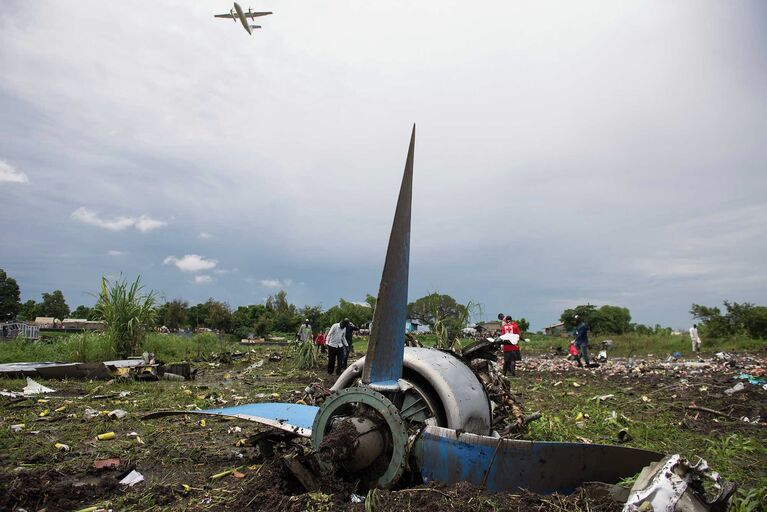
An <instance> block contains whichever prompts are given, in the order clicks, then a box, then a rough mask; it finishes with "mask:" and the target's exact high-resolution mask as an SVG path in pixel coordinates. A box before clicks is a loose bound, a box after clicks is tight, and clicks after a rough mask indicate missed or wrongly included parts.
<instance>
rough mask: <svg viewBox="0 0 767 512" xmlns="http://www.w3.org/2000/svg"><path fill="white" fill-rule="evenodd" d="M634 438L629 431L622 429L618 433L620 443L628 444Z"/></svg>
mask: <svg viewBox="0 0 767 512" xmlns="http://www.w3.org/2000/svg"><path fill="white" fill-rule="evenodd" d="M631 439H632V437H631V434H629V429H627V428H622V429H620V430H619V431H618V442H619V443H628V442H629V441H631Z"/></svg>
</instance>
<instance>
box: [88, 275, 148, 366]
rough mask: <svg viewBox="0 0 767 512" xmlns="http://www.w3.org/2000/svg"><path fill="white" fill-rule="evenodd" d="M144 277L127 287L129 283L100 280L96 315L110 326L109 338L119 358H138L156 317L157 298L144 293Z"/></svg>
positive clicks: (138, 278)
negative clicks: (148, 329)
mask: <svg viewBox="0 0 767 512" xmlns="http://www.w3.org/2000/svg"><path fill="white" fill-rule="evenodd" d="M143 290H144V287H143V286H142V285H141V276H138V277H137V278H136V280H135V281H133V283H131V284H130V285H128V281H127V280H126V279H118V280H116V281H115V282H114V283H111V282H109V281H108V280H107V279H106V278H105V277H102V278H101V292H100V293H99V298H98V301H97V302H96V307H95V308H94V309H95V310H96V313H97V315H98V317H99V318H100V319H101V320H104V322H106V324H107V335H108V336H109V338H110V339H111V340H112V342H113V343H114V350H115V353H116V354H117V355H118V356H119V357H128V356H130V355H131V354H135V353H136V350H137V349H138V348H139V347H140V346H141V344H142V342H143V341H144V335H145V331H146V329H147V327H149V326H151V325H152V324H153V321H154V317H155V310H154V305H155V300H156V294H155V292H153V291H150V292H148V293H146V294H145V293H143Z"/></svg>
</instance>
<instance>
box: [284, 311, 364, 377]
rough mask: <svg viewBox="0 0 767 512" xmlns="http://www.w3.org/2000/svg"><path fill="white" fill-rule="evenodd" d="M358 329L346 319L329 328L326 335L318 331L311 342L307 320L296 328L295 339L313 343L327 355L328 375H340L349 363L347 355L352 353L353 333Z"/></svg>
mask: <svg viewBox="0 0 767 512" xmlns="http://www.w3.org/2000/svg"><path fill="white" fill-rule="evenodd" d="M359 330H360V328H359V327H357V326H356V325H354V324H353V323H352V322H351V321H350V320H349V319H348V318H344V319H343V320H341V321H340V322H336V323H334V324H333V325H331V326H330V329H328V332H327V334H326V333H324V332H322V331H320V332H319V333H318V334H317V336H315V337H314V339H313V340H312V326H311V324H310V323H309V319H308V318H307V319H306V320H305V321H304V323H303V324H301V327H299V328H298V333H297V334H296V339H297V340H298V341H299V342H301V343H304V342H308V341H313V342H314V344H315V345H317V346H318V347H320V350H321V351H322V353H323V354H324V353H326V352H327V354H328V368H327V369H328V375H333V373H334V372H335V374H336V375H341V372H343V371H344V370H345V369H346V366H347V364H348V361H349V353H352V352H354V347H353V338H354V331H359Z"/></svg>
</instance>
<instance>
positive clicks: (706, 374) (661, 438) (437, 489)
mask: <svg viewBox="0 0 767 512" xmlns="http://www.w3.org/2000/svg"><path fill="white" fill-rule="evenodd" d="M291 350H292V349H290V348H288V347H274V346H271V347H256V348H254V349H253V351H252V352H250V353H248V354H247V355H246V356H245V357H242V358H240V359H237V360H235V361H234V362H233V363H231V364H219V363H210V364H209V363H196V366H197V368H198V369H199V374H198V377H197V379H196V380H195V381H190V382H170V381H160V382H133V381H113V382H110V383H104V382H82V381H44V380H41V381H40V382H41V383H42V384H44V385H46V386H49V387H51V388H54V389H56V390H57V392H56V393H54V394H51V395H46V396H44V397H34V398H28V399H22V400H18V399H10V398H0V418H1V420H2V422H1V423H0V510H20V509H24V510H27V511H33V510H46V511H57V510H79V509H83V508H86V507H89V506H99V507H109V508H113V509H114V510H225V509H232V510H272V511H277V510H365V505H364V504H363V503H353V502H352V497H351V496H350V493H351V492H353V491H354V489H350V488H349V487H348V486H346V488H345V490H344V491H343V492H336V493H334V494H323V493H313V494H310V493H306V492H305V491H304V490H303V489H302V488H301V486H300V484H299V483H298V482H297V481H296V480H295V479H294V478H293V477H292V475H290V473H289V472H288V471H287V470H286V469H285V468H284V467H283V466H282V464H281V463H280V461H279V460H278V459H264V458H262V457H261V456H260V454H259V452H258V449H257V448H256V447H255V446H252V445H251V443H250V442H249V438H250V436H252V435H254V434H256V433H258V432H259V431H260V430H259V427H258V426H257V425H254V424H252V423H248V422H245V421H240V420H223V419H211V418H206V420H205V422H204V423H202V422H201V417H199V416H194V415H188V416H177V417H169V418H162V419H156V420H146V421H142V419H141V417H142V415H144V414H146V413H148V412H151V411H155V410H160V409H192V408H210V407H215V406H231V405H237V404H243V403H252V402H259V401H289V402H296V401H298V400H301V399H304V400H309V398H308V397H305V396H304V389H305V387H306V386H307V385H308V384H310V383H312V382H321V383H322V385H324V386H325V387H329V386H330V385H331V384H332V380H329V379H328V378H327V376H326V375H325V374H324V372H322V371H321V369H319V368H318V369H317V370H316V371H298V370H296V369H294V367H293V360H294V359H293V358H291V357H290V356H291V355H292V352H291ZM270 352H279V353H281V354H282V355H284V356H287V357H285V358H283V359H282V360H281V361H269V359H268V355H269V353H270ZM766 356H767V354H765V353H757V354H737V355H734V356H733V357H732V358H731V359H729V360H723V359H718V358H716V357H714V356H713V354H709V355H706V356H704V357H703V359H702V360H698V359H694V360H690V359H687V360H679V361H667V360H666V357H665V356H659V357H653V356H646V357H644V358H635V359H634V360H633V361H631V362H629V361H627V360H625V359H620V360H617V359H616V360H610V361H609V362H608V363H607V364H606V365H603V366H602V367H600V368H597V369H588V370H587V369H579V368H576V367H574V366H572V363H569V362H567V361H566V360H564V359H563V358H562V357H560V356H556V355H552V354H537V355H533V354H526V357H525V360H524V361H523V364H522V365H521V367H520V368H519V370H518V373H517V376H516V377H513V378H512V380H511V382H512V389H513V391H514V393H515V396H516V397H517V398H518V400H520V401H521V402H522V403H523V404H524V407H525V410H526V411H527V412H533V411H541V412H542V413H543V416H542V418H541V419H540V420H538V421H536V422H535V423H533V424H532V425H530V428H529V429H528V431H527V432H525V433H524V435H523V437H524V438H527V439H533V440H556V441H575V442H595V443H617V442H618V437H617V436H618V432H619V431H620V430H624V429H625V430H627V431H628V433H629V437H630V440H629V441H628V442H627V443H626V445H627V446H634V447H638V448H648V449H653V450H657V451H661V452H664V453H682V454H683V455H686V456H688V457H692V458H694V457H696V456H700V457H704V458H706V459H707V460H708V461H709V463H710V465H711V466H712V467H714V469H717V470H719V471H720V473H722V475H723V476H724V477H725V478H728V479H731V480H734V481H736V482H737V483H738V484H739V485H740V487H741V489H742V490H743V491H749V490H754V489H759V488H761V487H767V464H765V462H764V461H765V460H767V451H765V446H767V426H765V420H764V419H765V418H767V390H765V389H763V388H762V387H760V386H757V385H753V384H749V383H745V387H744V389H743V390H742V391H737V392H735V393H732V394H727V393H725V391H726V390H728V389H731V388H732V387H733V386H734V385H735V384H736V383H737V382H740V381H739V380H738V379H737V376H738V375H740V374H741V373H744V372H745V373H748V372H758V370H757V369H758V368H759V367H761V368H765V364H766V361H765V359H767V357H766ZM260 361H263V363H261V366H256V365H257V364H258V363H259V362H260ZM643 361H644V363H643ZM24 384H25V383H24V381H23V380H22V379H10V380H0V388H5V389H8V390H16V391H18V390H21V388H23V386H24ZM121 392H128V393H129V394H127V395H125V396H120V393H121ZM608 395H612V396H608ZM595 397H602V398H601V399H600V398H595ZM41 400H42V401H41ZM690 406H693V407H703V408H707V409H711V410H714V411H717V413H711V412H707V411H703V410H700V409H691V408H689V407H690ZM87 408H91V409H95V410H97V411H104V413H106V412H109V411H112V410H114V409H123V410H125V411H126V412H127V413H128V414H127V416H126V417H124V418H122V419H111V418H110V417H109V416H106V415H99V416H97V417H95V418H92V419H87V418H86V415H85V410H86V409H87ZM46 411H47V413H46ZM746 418H747V419H748V422H747V421H745V419H746ZM758 418H762V420H760V421H757V422H756V423H754V421H755V420H757V419H758ZM17 424H24V426H23V427H21V428H20V429H19V431H18V432H15V431H13V430H12V429H11V425H17ZM106 432H114V433H115V439H113V440H106V441H99V440H97V439H96V436H97V435H99V434H103V433H106ZM134 433H135V434H134ZM55 443H63V444H66V445H68V446H69V448H70V449H69V451H60V450H59V449H57V448H56V447H55ZM109 458H117V459H119V463H118V465H117V467H114V468H108V469H96V468H95V467H94V462H95V461H97V460H104V459H109ZM235 468H237V472H236V473H232V474H228V475H226V476H223V477H221V478H218V479H211V477H212V476H213V475H216V474H218V473H221V472H223V471H226V470H232V469H235ZM133 469H136V470H137V471H139V472H140V473H141V474H142V475H143V476H144V477H145V481H144V482H141V483H139V484H137V485H135V486H134V487H126V486H123V485H120V484H118V482H119V480H120V479H121V478H122V477H123V476H124V475H125V474H127V473H128V472H130V471H131V470H133ZM627 484H630V482H627ZM342 487H343V486H342ZM367 500H368V502H369V503H368V509H370V510H382V511H384V510H398V511H399V510H424V509H426V508H427V507H428V509H429V510H431V511H438V510H458V511H461V510H536V511H549V510H550V511H555V510H556V511H561V510H596V511H602V510H605V511H607V510H620V508H621V507H620V505H618V504H615V503H613V502H611V501H610V500H609V498H605V497H602V496H599V495H596V494H595V493H594V492H593V491H589V490H583V489H581V490H579V491H578V492H577V493H575V494H574V495H572V496H566V497H565V496H538V495H534V494H530V493H526V492H520V493H516V494H494V493H488V492H484V491H482V490H481V489H477V488H473V487H471V486H469V485H466V484H458V485H454V486H430V487H424V486H419V487H414V488H408V489H400V490H395V491H376V492H372V493H371V494H368V495H367Z"/></svg>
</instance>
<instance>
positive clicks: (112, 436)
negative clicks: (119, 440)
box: [96, 432, 117, 441]
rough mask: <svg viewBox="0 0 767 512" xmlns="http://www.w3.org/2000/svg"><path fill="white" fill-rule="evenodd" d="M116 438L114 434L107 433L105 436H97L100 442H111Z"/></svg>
mask: <svg viewBox="0 0 767 512" xmlns="http://www.w3.org/2000/svg"><path fill="white" fill-rule="evenodd" d="M115 437H117V436H115V433H114V432H106V433H104V434H99V435H97V436H96V439H98V440H99V441H109V440H111V439H114V438H115Z"/></svg>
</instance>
